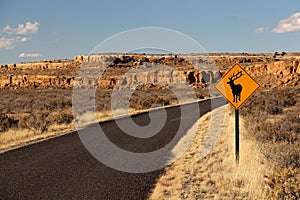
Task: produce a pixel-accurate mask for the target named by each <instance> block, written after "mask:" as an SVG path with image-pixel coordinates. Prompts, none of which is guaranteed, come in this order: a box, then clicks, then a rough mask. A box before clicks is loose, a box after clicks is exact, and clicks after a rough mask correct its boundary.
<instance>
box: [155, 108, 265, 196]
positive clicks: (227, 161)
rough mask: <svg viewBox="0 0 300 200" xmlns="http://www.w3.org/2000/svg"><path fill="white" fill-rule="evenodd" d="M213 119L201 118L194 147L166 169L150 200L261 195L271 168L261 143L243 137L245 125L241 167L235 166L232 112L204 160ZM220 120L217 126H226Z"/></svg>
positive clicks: (209, 117) (209, 114)
mask: <svg viewBox="0 0 300 200" xmlns="http://www.w3.org/2000/svg"><path fill="white" fill-rule="evenodd" d="M219 109H222V108H219ZM230 109H231V108H230ZM210 119H211V113H208V114H206V115H204V116H202V117H201V118H200V120H199V124H201V127H199V130H198V134H197V135H196V137H195V138H194V142H193V144H192V145H191V146H190V148H189V150H188V151H187V152H186V153H185V154H184V155H183V156H182V157H181V158H179V159H178V160H177V161H175V162H174V163H173V164H171V165H170V166H168V167H167V168H166V170H165V173H164V175H162V176H161V177H160V178H159V180H158V181H157V185H156V187H155V188H154V190H153V192H152V194H151V196H150V197H149V199H152V200H158V199H159V200H161V199H245V198H246V199H252V198H254V197H255V196H257V195H258V193H259V191H260V188H261V187H262V180H263V175H264V173H265V172H266V170H267V167H266V165H265V163H264V161H263V158H262V156H261V154H260V152H259V149H258V147H257V144H256V143H255V142H254V141H252V140H248V139H246V138H245V137H243V135H244V134H247V131H246V129H245V128H244V127H243V126H242V127H241V150H240V151H241V152H240V156H241V159H240V164H239V165H236V164H235V160H234V137H233V136H234V126H233V124H234V121H233V116H232V114H231V113H230V112H229V113H228V114H227V116H226V119H227V121H226V125H225V129H224V131H223V133H222V135H221V137H220V138H219V140H218V143H217V144H216V145H215V147H214V148H213V150H212V152H211V153H210V154H208V155H207V156H206V157H204V158H201V157H200V153H199V150H200V147H201V144H202V142H203V139H204V137H205V134H206V132H207V130H208V127H209V123H211V120H210ZM220 120H221V119H220ZM220 120H217V122H214V123H215V124H219V126H222V121H220ZM241 124H243V122H241ZM218 128H224V127H218Z"/></svg>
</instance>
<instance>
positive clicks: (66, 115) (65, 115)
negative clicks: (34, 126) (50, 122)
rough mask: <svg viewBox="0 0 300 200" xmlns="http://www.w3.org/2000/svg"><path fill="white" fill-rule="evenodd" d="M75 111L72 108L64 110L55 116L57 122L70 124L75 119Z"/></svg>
mask: <svg viewBox="0 0 300 200" xmlns="http://www.w3.org/2000/svg"><path fill="white" fill-rule="evenodd" d="M73 119H74V118H73V113H72V111H71V110H66V111H62V112H60V113H59V114H58V116H56V117H55V120H54V121H55V122H56V123H58V124H70V123H71V122H72V121H73Z"/></svg>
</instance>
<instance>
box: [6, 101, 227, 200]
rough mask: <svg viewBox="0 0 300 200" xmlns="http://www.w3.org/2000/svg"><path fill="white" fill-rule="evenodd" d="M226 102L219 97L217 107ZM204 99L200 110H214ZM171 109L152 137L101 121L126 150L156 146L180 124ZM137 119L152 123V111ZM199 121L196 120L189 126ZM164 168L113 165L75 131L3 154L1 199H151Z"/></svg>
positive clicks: (166, 140) (177, 111) (165, 141)
mask: <svg viewBox="0 0 300 200" xmlns="http://www.w3.org/2000/svg"><path fill="white" fill-rule="evenodd" d="M225 103H226V102H225V100H224V99H223V98H216V99H214V104H213V105H214V106H213V107H214V108H216V107H219V106H221V105H224V104H225ZM198 104H199V108H200V115H203V114H205V113H207V112H209V111H210V110H211V109H212V106H211V105H212V104H211V100H206V101H202V102H199V103H198ZM185 106H189V105H185ZM166 111H167V123H166V125H165V127H164V128H163V129H162V130H161V131H160V132H159V133H158V134H157V135H155V136H153V137H151V138H147V139H143V138H134V137H131V136H128V135H127V134H124V133H123V134H122V131H121V130H120V129H119V128H118V127H117V125H116V123H115V121H108V122H104V123H100V126H101V127H102V129H104V131H105V133H109V134H108V135H107V136H108V137H109V139H110V140H111V141H113V142H114V143H115V144H116V145H118V146H119V147H122V148H123V149H126V150H128V151H132V152H150V151H155V150H158V149H159V148H161V147H163V146H164V145H166V144H168V143H169V142H170V141H171V139H172V138H173V137H174V134H176V131H177V129H178V126H179V125H178V124H179V122H180V107H172V108H168V109H166ZM190 112H193V110H191V111H190ZM194 112H195V111H194ZM132 118H133V120H134V121H135V122H136V123H137V124H139V125H146V124H148V123H149V115H148V113H144V114H140V115H137V116H133V117H132ZM121 120H122V119H121ZM194 123H195V121H190V122H189V124H188V126H189V127H191V126H192V125H193V124H194ZM189 127H186V128H189ZM163 171H164V169H161V170H156V171H154V172H149V173H138V174H135V173H126V172H121V171H117V170H114V169H112V168H109V167H107V166H105V165H104V164H102V163H100V162H99V161H97V160H96V159H95V158H94V157H93V156H92V155H91V154H90V153H89V152H88V151H87V150H86V149H85V147H84V146H83V144H82V143H81V140H80V138H79V136H78V134H77V132H72V133H70V134H67V135H64V136H61V137H57V138H54V139H50V140H46V141H43V142H39V143H35V144H32V145H28V146H25V147H22V148H19V149H15V150H11V151H8V152H5V153H2V154H0V199H3V200H4V199H30V200H32V199H146V198H147V196H148V195H149V192H150V191H151V189H152V188H153V187H154V185H155V183H156V180H157V178H158V177H159V176H160V174H162V173H163Z"/></svg>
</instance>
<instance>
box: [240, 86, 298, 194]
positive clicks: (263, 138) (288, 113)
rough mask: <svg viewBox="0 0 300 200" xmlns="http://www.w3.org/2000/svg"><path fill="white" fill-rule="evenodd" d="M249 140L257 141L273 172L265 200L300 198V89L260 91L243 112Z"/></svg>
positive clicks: (269, 175)
mask: <svg viewBox="0 0 300 200" xmlns="http://www.w3.org/2000/svg"><path fill="white" fill-rule="evenodd" d="M242 116H243V118H244V121H245V126H246V127H247V129H248V134H249V135H247V137H248V138H249V139H253V140H255V142H257V143H258V145H259V147H260V152H261V153H262V154H263V156H264V158H266V160H267V161H268V163H269V165H270V167H271V169H272V170H271V171H269V172H268V173H266V174H265V177H264V179H265V181H264V187H263V189H262V191H261V194H260V195H261V196H260V197H261V198H262V199H282V200H283V199H295V200H296V199H299V198H300V88H295V87H292V88H291V87H282V88H273V89H269V90H268V91H260V92H258V93H257V94H256V95H255V96H253V97H252V98H251V99H250V100H249V102H247V105H246V106H245V107H244V108H243V109H242Z"/></svg>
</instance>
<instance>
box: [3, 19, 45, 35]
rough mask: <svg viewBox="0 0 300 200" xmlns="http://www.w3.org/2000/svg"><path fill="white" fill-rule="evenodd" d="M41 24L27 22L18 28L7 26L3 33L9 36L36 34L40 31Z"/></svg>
mask: <svg viewBox="0 0 300 200" xmlns="http://www.w3.org/2000/svg"><path fill="white" fill-rule="evenodd" d="M39 25H40V24H39V23H38V22H34V23H31V22H26V23H25V24H19V25H18V27H17V28H12V27H10V26H5V27H4V28H3V30H2V32H3V33H7V34H17V35H22V34H23V35H24V34H36V33H37V32H38V31H39Z"/></svg>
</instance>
